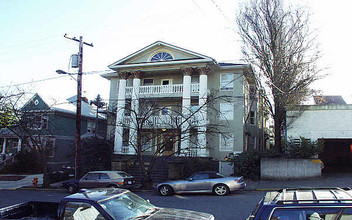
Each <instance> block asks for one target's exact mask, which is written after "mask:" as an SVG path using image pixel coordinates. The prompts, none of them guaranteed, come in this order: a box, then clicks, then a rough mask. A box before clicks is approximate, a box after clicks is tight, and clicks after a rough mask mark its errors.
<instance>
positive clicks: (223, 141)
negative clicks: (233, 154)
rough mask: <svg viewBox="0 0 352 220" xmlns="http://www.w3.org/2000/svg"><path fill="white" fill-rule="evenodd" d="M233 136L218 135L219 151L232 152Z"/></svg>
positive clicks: (229, 134)
mask: <svg viewBox="0 0 352 220" xmlns="http://www.w3.org/2000/svg"><path fill="white" fill-rule="evenodd" d="M233 144H234V135H233V134H232V133H226V134H220V151H232V150H233Z"/></svg>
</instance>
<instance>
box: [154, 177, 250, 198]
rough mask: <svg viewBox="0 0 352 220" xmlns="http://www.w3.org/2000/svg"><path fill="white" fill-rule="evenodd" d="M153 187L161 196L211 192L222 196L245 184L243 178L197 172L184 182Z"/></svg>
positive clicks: (179, 181)
mask: <svg viewBox="0 0 352 220" xmlns="http://www.w3.org/2000/svg"><path fill="white" fill-rule="evenodd" d="M155 187H156V189H157V190H158V192H159V193H160V195H162V196H168V195H171V194H173V193H187V192H192V193H197V192H212V193H214V194H216V195H219V196H224V195H227V194H228V193H230V192H232V191H237V190H241V189H244V188H245V187H246V183H245V182H244V179H243V177H226V176H224V175H223V174H220V173H217V172H215V171H207V172H197V173H195V174H193V175H192V176H190V177H189V178H187V179H186V180H173V181H167V182H163V183H159V184H158V185H156V186H155Z"/></svg>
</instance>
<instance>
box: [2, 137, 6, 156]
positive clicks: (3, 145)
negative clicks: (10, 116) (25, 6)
mask: <svg viewBox="0 0 352 220" xmlns="http://www.w3.org/2000/svg"><path fill="white" fill-rule="evenodd" d="M5 153H6V138H4V141H3V142H2V151H1V154H5Z"/></svg>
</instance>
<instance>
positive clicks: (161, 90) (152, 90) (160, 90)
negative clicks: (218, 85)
mask: <svg viewBox="0 0 352 220" xmlns="http://www.w3.org/2000/svg"><path fill="white" fill-rule="evenodd" d="M132 89H133V88H132V87H126V95H127V96H131V94H132ZM191 92H199V84H192V85H191ZM177 93H179V94H181V93H183V84H172V85H153V86H140V87H139V94H141V95H143V94H177Z"/></svg>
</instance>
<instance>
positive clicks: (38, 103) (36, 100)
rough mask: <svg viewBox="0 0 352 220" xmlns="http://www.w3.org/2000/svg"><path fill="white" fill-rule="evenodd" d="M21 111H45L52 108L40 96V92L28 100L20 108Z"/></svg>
mask: <svg viewBox="0 0 352 220" xmlns="http://www.w3.org/2000/svg"><path fill="white" fill-rule="evenodd" d="M20 110H21V111H33V110H35V111H38V110H39V111H45V110H50V107H49V105H48V104H46V102H45V101H44V100H43V99H42V97H40V95H39V94H38V93H36V94H35V95H34V96H33V97H32V98H30V99H29V101H28V102H26V103H25V104H24V105H23V107H22V108H21V109H20Z"/></svg>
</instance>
